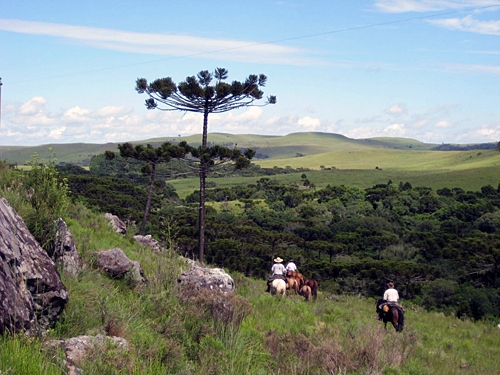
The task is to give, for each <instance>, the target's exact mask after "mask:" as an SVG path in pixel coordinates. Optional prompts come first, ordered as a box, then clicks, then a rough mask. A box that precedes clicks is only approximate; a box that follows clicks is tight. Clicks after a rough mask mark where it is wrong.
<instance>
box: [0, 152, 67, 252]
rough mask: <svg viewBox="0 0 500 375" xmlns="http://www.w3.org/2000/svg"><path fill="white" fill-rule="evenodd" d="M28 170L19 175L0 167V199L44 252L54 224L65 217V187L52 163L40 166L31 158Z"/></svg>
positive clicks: (65, 182) (3, 166)
mask: <svg viewBox="0 0 500 375" xmlns="http://www.w3.org/2000/svg"><path fill="white" fill-rule="evenodd" d="M30 167H31V168H30V169H29V170H28V171H27V172H26V173H20V172H19V171H12V170H9V169H7V168H6V165H3V164H2V165H0V170H1V174H0V176H1V177H3V178H2V179H0V181H1V182H0V196H3V197H5V198H7V199H8V200H10V201H12V203H11V205H12V206H13V207H14V208H15V209H16V210H17V211H18V212H20V213H21V214H22V215H23V218H24V220H25V223H26V225H27V227H28V229H29V230H30V232H31V233H32V234H33V236H34V237H35V238H36V240H37V241H38V243H40V245H41V246H42V247H43V248H44V249H48V247H49V246H50V242H51V241H52V239H53V238H54V234H55V231H56V228H55V225H54V222H55V221H56V220H57V219H58V218H59V217H64V215H65V214H66V209H67V207H68V204H69V199H68V185H67V181H66V180H65V179H64V178H61V177H60V176H59V174H58V172H57V170H56V168H55V163H54V161H53V160H52V159H49V160H47V161H43V162H40V160H39V158H38V155H37V154H35V155H33V157H32V160H31V162H30Z"/></svg>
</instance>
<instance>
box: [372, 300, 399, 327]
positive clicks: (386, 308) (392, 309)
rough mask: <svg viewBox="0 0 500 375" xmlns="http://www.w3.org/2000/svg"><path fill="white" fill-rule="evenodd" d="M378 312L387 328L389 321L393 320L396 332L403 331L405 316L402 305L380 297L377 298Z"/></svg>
mask: <svg viewBox="0 0 500 375" xmlns="http://www.w3.org/2000/svg"><path fill="white" fill-rule="evenodd" d="M376 312H377V314H378V315H379V317H380V318H381V319H382V321H383V322H384V326H385V328H386V329H387V322H391V323H392V325H393V326H394V329H395V330H396V332H403V326H404V324H405V316H404V313H403V310H402V309H401V307H399V306H397V305H395V304H391V303H389V302H387V301H386V300H384V299H382V298H380V299H378V300H377V307H376Z"/></svg>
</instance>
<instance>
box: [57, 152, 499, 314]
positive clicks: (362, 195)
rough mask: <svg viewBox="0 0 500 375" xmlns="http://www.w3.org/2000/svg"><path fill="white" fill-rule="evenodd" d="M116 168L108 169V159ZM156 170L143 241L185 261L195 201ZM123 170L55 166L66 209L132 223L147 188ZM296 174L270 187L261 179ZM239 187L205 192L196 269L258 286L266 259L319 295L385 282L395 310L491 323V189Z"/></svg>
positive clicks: (494, 255)
mask: <svg viewBox="0 0 500 375" xmlns="http://www.w3.org/2000/svg"><path fill="white" fill-rule="evenodd" d="M118 159H119V158H118ZM162 168H164V169H160V170H159V172H158V173H159V175H160V176H163V177H164V178H159V179H158V180H157V181H156V183H155V191H154V196H153V199H152V204H151V211H150V216H149V219H148V223H147V233H148V234H151V235H153V236H154V237H155V238H158V239H159V240H163V241H167V240H171V239H173V243H172V244H171V245H172V246H173V248H174V249H175V250H176V251H177V252H178V253H179V254H181V255H184V256H187V257H190V258H193V259H196V254H197V253H196V246H197V244H196V238H197V233H198V232H197V231H198V227H197V220H198V211H197V209H198V206H197V200H198V197H199V192H197V191H194V192H193V193H192V194H190V195H188V196H187V197H186V198H185V199H181V198H179V196H178V195H177V193H176V191H175V189H174V188H173V186H172V185H171V184H169V183H166V182H165V180H166V179H173V178H185V177H186V171H185V170H184V169H183V168H184V167H183V165H182V163H175V162H174V161H172V162H171V163H169V164H168V167H166V166H162ZM140 169H141V168H140V163H139V162H137V161H133V160H126V161H125V160H113V161H109V160H106V159H105V158H104V156H103V155H97V156H94V157H93V158H92V161H91V163H90V170H89V171H86V170H84V169H83V168H80V167H75V166H70V165H65V166H60V167H58V170H59V173H60V174H61V176H64V177H65V178H66V181H67V183H68V187H69V190H70V192H71V198H72V199H73V201H74V202H80V203H84V204H85V205H86V206H87V207H91V208H92V209H94V210H96V211H99V212H111V213H113V214H115V215H118V216H119V217H120V218H121V219H122V220H123V221H129V222H140V220H141V218H142V215H143V213H144V205H145V202H146V198H147V190H148V188H147V187H148V183H149V180H148V177H147V176H144V175H143V174H141V172H140ZM291 172H302V175H301V176H302V178H301V181H297V183H295V184H287V185H285V184H281V183H279V182H278V181H277V180H276V179H275V178H273V175H276V174H282V173H291ZM238 173H245V174H246V175H247V176H249V175H252V176H255V183H253V184H248V185H246V186H237V187H225V188H219V187H217V184H216V183H212V184H207V191H206V201H207V206H206V228H205V236H206V248H205V259H206V262H207V263H208V264H212V265H216V266H219V267H223V268H225V269H227V270H229V271H238V272H241V273H242V274H244V275H246V276H249V277H254V278H260V279H262V280H263V283H262V288H263V289H264V288H265V283H264V280H265V278H267V277H268V276H269V271H270V267H271V265H272V260H273V259H274V257H276V256H280V257H282V258H284V259H290V258H293V259H294V260H295V261H296V263H297V264H298V266H299V271H300V272H301V273H303V274H304V276H305V277H306V278H312V279H315V280H317V281H318V282H319V284H320V289H321V290H322V291H324V292H326V293H335V294H350V295H362V296H365V297H377V296H380V295H381V294H382V293H383V291H384V288H385V285H386V283H387V282H388V281H394V282H395V284H396V288H397V289H398V290H399V293H400V296H401V297H402V298H403V300H404V301H405V303H407V304H415V305H419V306H423V307H425V308H426V309H427V310H429V311H433V310H434V311H442V312H445V313H447V314H449V313H451V314H455V315H456V316H457V317H460V318H470V319H474V320H493V321H498V320H499V317H500V294H499V291H500V289H499V281H498V276H499V275H498V273H499V266H500V186H498V187H496V188H495V187H492V186H490V185H488V186H483V187H482V188H481V189H480V191H464V190H463V189H461V188H459V187H455V188H443V189H438V190H436V191H434V190H433V189H431V188H428V187H424V186H412V185H411V184H410V183H409V182H404V181H390V180H389V181H387V183H384V184H377V185H375V186H372V187H370V188H366V189H362V188H359V187H356V186H344V185H338V186H337V185H335V186H331V185H328V186H326V187H325V188H322V189H319V188H315V186H314V181H309V179H308V177H307V169H299V170H295V169H291V168H290V167H288V168H273V169H266V168H258V167H256V166H254V165H252V166H251V167H250V168H248V169H244V170H241V171H238Z"/></svg>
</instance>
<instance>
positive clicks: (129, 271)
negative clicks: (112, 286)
mask: <svg viewBox="0 0 500 375" xmlns="http://www.w3.org/2000/svg"><path fill="white" fill-rule="evenodd" d="M96 256H97V267H99V269H100V270H101V271H102V272H104V273H106V274H107V275H108V276H109V277H111V278H113V279H122V278H124V277H126V278H128V280H130V281H131V282H133V283H136V284H138V283H142V282H144V281H146V279H145V278H144V271H143V269H142V267H141V265H140V264H139V262H136V261H135V260H130V259H129V258H127V256H126V255H125V253H124V252H123V250H122V249H120V248H118V247H117V248H114V249H109V250H103V251H99V252H97V253H96Z"/></svg>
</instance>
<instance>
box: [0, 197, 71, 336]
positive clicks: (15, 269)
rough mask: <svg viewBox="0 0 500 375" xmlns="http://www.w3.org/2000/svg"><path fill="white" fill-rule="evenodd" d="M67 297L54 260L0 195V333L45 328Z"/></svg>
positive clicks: (63, 304) (33, 330)
mask: <svg viewBox="0 0 500 375" xmlns="http://www.w3.org/2000/svg"><path fill="white" fill-rule="evenodd" d="M68 299H69V295H68V290H67V289H66V287H65V286H64V284H63V283H62V281H61V278H60V275H59V273H58V272H57V268H56V265H55V263H54V262H53V261H52V259H50V257H49V256H48V254H47V253H46V252H45V250H43V249H42V248H41V247H40V245H39V244H38V243H37V242H36V240H35V238H34V237H33V236H32V235H31V233H30V232H29V231H28V228H27V227H26V224H25V223H24V221H23V219H22V218H21V217H20V216H19V215H18V214H17V212H16V211H15V210H14V209H13V208H12V207H11V206H10V205H9V203H8V202H7V200H6V199H4V198H1V197H0V334H3V333H4V332H11V333H14V332H20V331H25V332H26V333H28V334H30V333H34V332H35V331H36V330H40V329H41V330H45V329H47V328H49V327H50V326H52V325H53V324H54V323H55V322H56V321H57V319H58V318H59V315H60V314H61V313H62V311H63V310H64V306H65V305H66V303H67V302H68Z"/></svg>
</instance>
